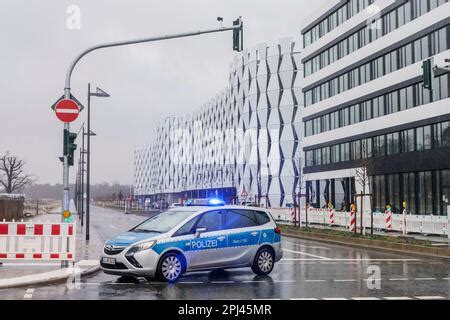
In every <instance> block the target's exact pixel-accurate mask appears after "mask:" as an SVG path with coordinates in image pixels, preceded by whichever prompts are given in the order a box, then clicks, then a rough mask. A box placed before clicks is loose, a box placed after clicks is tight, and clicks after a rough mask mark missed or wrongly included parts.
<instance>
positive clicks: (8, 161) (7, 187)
mask: <svg viewBox="0 0 450 320" xmlns="http://www.w3.org/2000/svg"><path fill="white" fill-rule="evenodd" d="M24 167H25V161H23V160H21V159H19V158H17V157H16V156H14V155H12V154H10V153H9V152H6V154H4V155H2V156H0V185H1V186H2V187H3V189H4V192H6V193H13V192H15V191H18V190H22V189H23V188H25V187H26V186H28V185H30V184H32V183H34V182H35V181H36V180H37V179H36V178H34V177H33V176H31V175H29V174H27V173H25V171H24Z"/></svg>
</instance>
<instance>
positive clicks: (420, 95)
mask: <svg viewBox="0 0 450 320" xmlns="http://www.w3.org/2000/svg"><path fill="white" fill-rule="evenodd" d="M449 78H450V75H449V74H444V75H441V76H439V77H436V78H434V80H433V94H432V95H430V92H429V90H428V89H424V88H423V82H420V83H416V84H413V85H410V86H407V87H403V88H401V89H398V90H394V91H391V92H389V93H386V94H384V95H381V96H378V97H375V98H372V99H369V100H366V101H363V102H360V103H358V104H354V105H351V106H348V107H345V108H342V109H341V110H337V111H334V112H331V113H328V114H325V115H322V116H319V117H317V118H314V119H311V120H308V121H305V136H306V137H308V136H312V135H315V134H319V133H322V132H326V131H329V130H334V129H337V128H341V127H344V126H347V125H351V124H354V123H358V122H362V121H366V120H370V119H374V118H378V117H381V116H384V115H387V114H391V113H395V112H399V111H403V110H406V109H410V108H414V107H417V106H421V105H424V104H427V103H430V102H434V101H438V100H442V99H446V98H448V97H450V95H449V92H450V88H449V84H450V81H449Z"/></svg>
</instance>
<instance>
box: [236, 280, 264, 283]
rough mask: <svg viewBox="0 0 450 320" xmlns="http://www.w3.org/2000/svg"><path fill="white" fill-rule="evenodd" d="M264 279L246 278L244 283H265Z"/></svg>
mask: <svg viewBox="0 0 450 320" xmlns="http://www.w3.org/2000/svg"><path fill="white" fill-rule="evenodd" d="M265 282H266V281H264V280H244V281H242V283H265Z"/></svg>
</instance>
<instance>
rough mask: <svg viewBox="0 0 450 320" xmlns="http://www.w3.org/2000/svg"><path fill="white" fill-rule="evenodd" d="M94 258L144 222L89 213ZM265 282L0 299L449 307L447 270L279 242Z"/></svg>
mask: <svg viewBox="0 0 450 320" xmlns="http://www.w3.org/2000/svg"><path fill="white" fill-rule="evenodd" d="M91 212H92V217H91V221H92V228H93V230H92V235H93V237H92V238H91V243H90V247H92V250H91V253H90V254H89V255H90V256H91V258H92V256H96V255H97V252H98V250H101V247H102V245H103V241H105V240H107V239H108V238H110V237H111V236H112V235H115V234H117V233H120V232H121V231H124V230H127V229H128V228H130V227H131V226H134V225H135V224H137V223H138V222H140V221H143V220H144V219H145V218H146V217H145V215H135V214H132V215H125V214H124V213H122V212H118V211H115V210H111V209H105V208H98V207H94V208H92V210H91ZM282 246H283V250H284V256H283V259H282V260H281V261H280V262H278V263H277V264H276V265H275V268H274V270H273V272H272V273H271V274H270V275H269V276H256V275H255V274H253V272H252V271H251V270H250V268H242V269H230V270H225V271H212V272H196V273H189V274H186V275H184V276H183V277H182V278H181V279H180V281H179V282H178V283H176V284H166V283H159V282H147V281H145V280H143V279H142V280H141V281H139V282H138V283H134V282H131V281H130V280H126V279H123V278H120V277H117V276H111V275H107V274H104V273H102V272H99V273H97V274H95V275H92V276H88V277H85V278H82V279H81V280H80V282H79V283H77V284H75V285H73V284H71V285H69V286H68V285H66V283H59V284H53V285H45V286H34V287H30V288H17V289H6V290H0V299H44V300H48V299H51V300H55V299H202V300H204V299H388V300H389V299H392V300H394V299H447V300H448V299H450V264H449V263H446V262H443V261H441V260H434V259H430V258H423V257H416V256H410V255H405V254H393V253H388V252H384V251H374V250H364V249H357V248H349V247H345V246H339V245H331V244H326V243H320V242H314V241H307V240H300V239H294V238H288V237H283V240H282Z"/></svg>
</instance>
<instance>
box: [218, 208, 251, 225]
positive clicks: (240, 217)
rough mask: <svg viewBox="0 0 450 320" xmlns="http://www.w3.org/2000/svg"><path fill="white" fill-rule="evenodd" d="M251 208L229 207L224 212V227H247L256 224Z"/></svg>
mask: <svg viewBox="0 0 450 320" xmlns="http://www.w3.org/2000/svg"><path fill="white" fill-rule="evenodd" d="M257 225H258V222H257V220H256V217H255V212H254V211H253V210H242V209H229V210H226V214H225V229H236V228H248V227H254V226H257Z"/></svg>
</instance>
